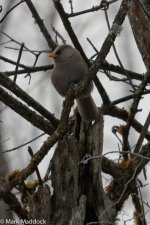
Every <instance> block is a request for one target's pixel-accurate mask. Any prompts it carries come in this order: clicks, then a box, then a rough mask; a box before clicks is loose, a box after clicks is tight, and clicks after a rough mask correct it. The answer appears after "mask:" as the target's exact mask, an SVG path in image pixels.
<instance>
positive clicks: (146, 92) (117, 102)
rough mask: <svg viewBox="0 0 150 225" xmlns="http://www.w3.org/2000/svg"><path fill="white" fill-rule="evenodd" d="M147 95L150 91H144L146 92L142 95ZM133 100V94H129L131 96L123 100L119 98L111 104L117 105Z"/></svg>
mask: <svg viewBox="0 0 150 225" xmlns="http://www.w3.org/2000/svg"><path fill="white" fill-rule="evenodd" d="M147 94H150V90H146V91H144V92H143V95H147ZM133 98H134V94H131V95H128V96H125V97H123V98H119V99H117V100H114V101H112V102H111V104H113V105H117V104H120V103H122V102H125V101H129V100H131V99H133Z"/></svg>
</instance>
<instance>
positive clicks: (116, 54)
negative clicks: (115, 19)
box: [104, 10, 135, 90]
mask: <svg viewBox="0 0 150 225" xmlns="http://www.w3.org/2000/svg"><path fill="white" fill-rule="evenodd" d="M104 13H105V18H106V23H107V27H108V30H109V31H110V23H109V18H108V14H107V10H104ZM112 47H113V50H114V53H115V56H116V59H117V61H118V63H119V65H120V67H121V68H122V69H123V70H124V72H125V73H126V76H127V78H128V80H129V83H130V85H131V87H132V88H133V90H135V87H134V85H133V83H132V80H131V78H130V76H129V75H128V73H127V71H126V70H125V69H124V66H123V64H122V62H121V60H120V58H119V55H118V52H117V49H116V46H115V44H113V45H112Z"/></svg>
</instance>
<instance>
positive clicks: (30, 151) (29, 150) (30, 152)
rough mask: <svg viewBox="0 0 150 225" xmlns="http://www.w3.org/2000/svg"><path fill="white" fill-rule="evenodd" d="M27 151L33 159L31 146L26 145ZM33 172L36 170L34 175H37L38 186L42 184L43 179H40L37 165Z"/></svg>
mask: <svg viewBox="0 0 150 225" xmlns="http://www.w3.org/2000/svg"><path fill="white" fill-rule="evenodd" d="M28 152H29V154H30V156H31V158H32V159H33V157H34V154H33V151H32V148H31V147H30V146H29V147H28ZM35 172H36V175H37V177H38V180H39V185H40V186H43V181H42V178H41V175H40V172H39V169H38V166H37V167H36V169H35Z"/></svg>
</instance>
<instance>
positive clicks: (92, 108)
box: [76, 95, 99, 122]
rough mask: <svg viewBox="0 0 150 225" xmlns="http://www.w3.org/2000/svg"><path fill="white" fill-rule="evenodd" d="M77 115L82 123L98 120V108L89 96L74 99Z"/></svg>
mask: <svg viewBox="0 0 150 225" xmlns="http://www.w3.org/2000/svg"><path fill="white" fill-rule="evenodd" d="M76 101H77V106H78V110H79V113H80V115H81V117H82V119H83V120H84V121H87V122H90V121H93V120H96V119H97V118H98V114H99V113H98V108H97V107H96V104H95V102H94V100H93V98H92V96H91V95H89V96H87V97H84V98H78V99H76Z"/></svg>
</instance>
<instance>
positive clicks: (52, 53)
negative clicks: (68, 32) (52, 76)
mask: <svg viewBox="0 0 150 225" xmlns="http://www.w3.org/2000/svg"><path fill="white" fill-rule="evenodd" d="M48 57H50V58H52V59H55V58H56V57H57V54H56V53H55V52H51V53H50V54H49V55H48Z"/></svg>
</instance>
